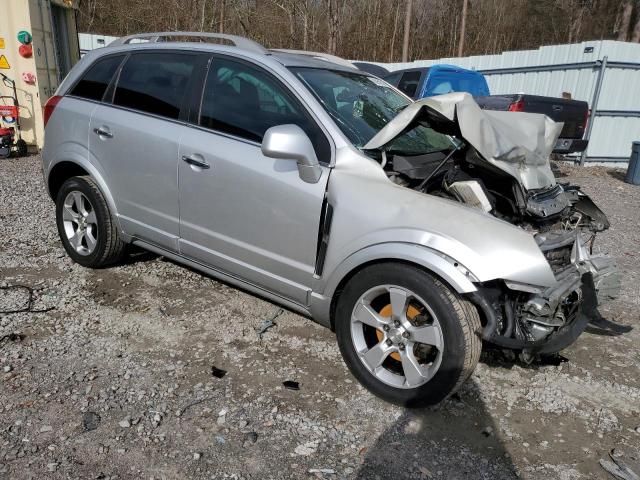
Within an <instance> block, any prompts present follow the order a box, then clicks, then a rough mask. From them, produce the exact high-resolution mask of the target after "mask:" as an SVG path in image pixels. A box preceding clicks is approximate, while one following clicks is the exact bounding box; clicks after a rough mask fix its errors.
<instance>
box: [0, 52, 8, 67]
mask: <svg viewBox="0 0 640 480" xmlns="http://www.w3.org/2000/svg"><path fill="white" fill-rule="evenodd" d="M0 68H2V69H4V70H9V69H10V68H11V65H9V60H7V57H5V56H4V55H0Z"/></svg>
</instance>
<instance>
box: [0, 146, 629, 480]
mask: <svg viewBox="0 0 640 480" xmlns="http://www.w3.org/2000/svg"><path fill="white" fill-rule="evenodd" d="M558 168H559V170H560V173H561V175H562V177H561V178H560V180H561V181H572V182H575V183H578V184H581V185H582V186H583V188H584V190H585V191H586V192H587V193H589V194H591V195H592V196H593V198H594V200H595V201H596V202H597V203H598V204H599V205H601V206H602V208H603V209H604V210H605V212H606V213H607V214H608V215H609V218H610V220H611V224H612V226H611V229H610V230H609V231H608V232H605V233H604V234H603V235H601V236H599V238H598V242H597V244H596V246H597V248H598V249H601V250H602V251H605V252H610V253H613V254H615V255H616V256H617V257H618V259H619V264H620V267H621V269H622V271H623V273H624V287H623V293H622V296H621V297H620V298H619V299H618V300H616V301H615V302H612V303H610V304H608V305H607V306H606V307H604V308H603V309H602V313H603V315H604V316H605V317H606V319H607V320H609V321H611V322H614V324H616V325H618V326H623V327H632V329H631V330H630V331H627V332H626V333H624V334H619V333H616V332H613V331H611V330H610V329H607V328H603V327H602V326H593V327H590V330H589V332H590V333H585V334H584V335H583V336H582V337H581V338H580V339H579V340H578V342H577V343H576V344H575V345H573V346H572V347H571V348H569V349H568V350H567V351H565V352H563V355H564V356H565V357H566V359H567V361H566V362H556V363H554V362H546V363H545V362H543V363H540V364H535V365H531V366H526V365H522V364H519V363H517V362H514V361H507V360H506V359H505V358H504V357H503V356H501V355H500V354H499V352H498V353H496V352H485V353H484V354H483V358H482V362H481V363H480V365H479V366H478V369H477V371H476V372H475V373H474V375H473V376H472V378H471V379H470V381H469V382H467V383H466V384H465V385H464V386H463V388H462V390H461V391H460V392H459V393H458V394H456V395H454V396H453V397H452V398H451V399H449V400H448V401H447V402H445V403H444V404H443V405H441V406H440V407H439V408H437V409H426V410H422V411H408V410H404V409H401V408H398V407H394V406H391V405H388V404H386V403H384V402H381V401H380V400H378V399H376V398H374V397H372V396H371V395H370V394H369V393H367V392H366V391H365V390H364V389H363V388H362V387H360V386H359V385H358V384H357V383H356V382H355V381H354V380H353V378H352V377H351V375H350V374H349V372H348V371H347V369H346V367H345V366H344V364H343V362H342V360H341V358H340V355H339V352H338V349H337V346H336V342H335V337H334V335H333V334H332V333H331V332H330V331H329V330H327V329H324V328H322V327H320V326H318V325H316V324H314V323H312V322H311V321H309V320H307V319H304V318H302V317H300V316H298V315H296V314H294V313H291V312H289V311H286V310H285V311H284V313H283V314H281V315H280V316H278V318H277V319H276V324H277V325H276V326H275V327H272V328H270V329H269V330H267V331H266V333H264V335H263V336H262V338H260V337H259V335H258V333H257V329H258V327H259V326H260V325H261V323H262V321H263V320H265V319H269V318H272V317H273V316H274V314H275V313H276V312H278V310H279V309H280V307H279V306H277V305H274V304H272V303H269V302H266V301H264V300H262V299H259V298H257V297H254V296H252V295H249V294H247V293H245V292H243V291H240V290H237V289H235V288H232V287H230V286H228V285H225V284H223V283H220V282H217V281H215V280H213V279H211V278H208V277H206V276H203V275H200V274H199V273H196V272H194V271H192V270H190V269H188V268H184V267H181V266H179V265H176V264H174V263H172V262H169V261H167V260H165V259H163V258H161V257H157V256H155V255H150V254H140V253H136V255H134V256H133V257H132V258H131V259H130V261H128V262H127V263H125V264H123V265H121V266H117V267H114V268H110V269H105V270H87V269H84V268H82V267H80V266H78V265H75V264H73V263H72V262H71V261H70V260H69V259H68V257H67V256H66V255H65V254H64V251H63V249H62V247H61V245H60V242H59V240H58V238H57V232H56V229H55V223H54V212H53V205H52V203H51V201H50V200H49V198H48V197H47V196H46V193H45V191H44V185H43V182H42V179H41V173H40V167H39V159H38V157H32V158H28V159H19V160H3V161H2V162H0V223H1V225H2V235H1V236H0V284H2V285H9V284H24V285H28V286H29V287H31V288H33V289H34V294H35V297H34V307H35V309H36V310H38V309H48V308H53V309H52V310H49V311H46V312H40V313H38V312H32V311H31V312H22V313H16V314H10V315H0V338H3V340H1V341H0V478H1V479H4V478H11V479H23V478H24V479H26V478H41V479H62V478H103V479H107V478H113V479H115V478H118V479H128V478H132V479H133V478H136V479H137V478H166V479H184V478H196V479H199V478H202V479H204V478H230V479H231V478H233V479H249V478H256V479H267V478H272V479H280V478H283V479H289V478H290V479H300V478H349V479H354V478H357V479H367V480H369V479H376V478H380V479H386V478H406V479H426V478H434V479H438V478H460V479H462V478H484V479H495V478H500V479H502V478H518V477H520V478H528V479H552V478H558V479H563V480H571V479H583V478H584V479H586V478H602V479H606V478H611V477H610V476H609V474H608V473H607V472H606V471H605V470H603V469H602V467H601V466H600V464H599V463H598V462H599V460H600V459H601V458H605V457H607V456H608V453H609V451H610V450H611V449H612V448H614V447H616V448H634V447H635V446H637V445H638V444H640V428H639V427H640V353H639V352H638V349H637V345H638V344H640V328H639V327H640V316H639V313H638V312H639V311H640V309H639V307H640V290H639V288H640V287H639V286H640V260H639V256H640V254H639V253H638V245H640V231H639V230H638V228H637V226H638V224H639V220H640V214H639V212H640V190H639V187H636V186H632V185H628V184H625V183H623V182H622V181H621V175H620V172H618V171H612V170H609V169H605V168H599V167H598V168H584V169H579V168H575V167H571V166H566V165H558ZM27 204H28V205H30V206H31V208H29V209H27V210H25V209H24V205H27ZM25 212H27V213H25ZM212 366H216V367H218V368H221V369H224V370H226V371H227V374H226V375H225V376H223V377H222V378H217V377H215V376H214V375H212V370H211V368H212ZM286 380H291V381H295V382H298V383H299V385H300V389H299V390H297V391H295V390H289V389H286V388H285V387H284V386H283V382H284V381H286ZM87 425H90V426H91V428H87Z"/></svg>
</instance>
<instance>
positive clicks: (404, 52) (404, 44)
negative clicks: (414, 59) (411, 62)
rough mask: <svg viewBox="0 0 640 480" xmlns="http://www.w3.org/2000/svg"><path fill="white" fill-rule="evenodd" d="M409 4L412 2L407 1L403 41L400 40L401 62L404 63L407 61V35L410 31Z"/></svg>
mask: <svg viewBox="0 0 640 480" xmlns="http://www.w3.org/2000/svg"><path fill="white" fill-rule="evenodd" d="M411 3H412V0H407V6H406V10H405V14H404V39H403V40H402V61H403V62H406V61H407V60H408V59H409V33H410V30H411V6H412V5H411Z"/></svg>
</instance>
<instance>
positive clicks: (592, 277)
mask: <svg viewBox="0 0 640 480" xmlns="http://www.w3.org/2000/svg"><path fill="white" fill-rule="evenodd" d="M536 241H537V242H538V244H539V246H540V248H541V250H542V251H543V253H544V254H545V256H546V257H547V259H548V261H549V263H550V265H551V266H552V269H553V271H554V276H555V278H556V284H555V285H553V286H550V287H547V288H540V287H536V286H532V285H526V284H520V283H515V282H508V281H507V282H494V284H492V285H486V286H483V287H481V288H480V289H479V291H478V292H476V293H474V294H473V295H472V301H474V303H475V304H476V305H477V306H478V307H479V308H480V309H481V310H482V312H483V314H484V316H485V318H486V319H487V326H486V328H485V330H484V332H483V337H484V339H485V340H487V341H488V342H490V343H493V344H495V345H498V346H500V347H504V348H510V349H516V350H522V351H524V352H525V353H526V354H527V355H533V354H549V353H555V352H558V351H560V350H562V349H564V348H566V347H568V346H569V345H571V344H572V343H573V342H574V341H575V340H576V339H577V338H578V336H580V334H581V333H582V332H583V331H584V329H585V328H586V326H587V324H588V323H589V321H590V320H596V319H598V312H597V306H598V305H600V304H602V303H604V302H607V301H609V300H611V299H612V298H615V297H616V296H617V295H618V292H619V290H620V274H619V271H618V268H617V266H616V263H615V260H614V259H612V258H610V257H607V256H605V255H592V254H591V253H590V252H589V247H588V245H586V244H585V242H584V241H583V240H582V235H581V234H580V232H578V231H565V232H554V234H538V235H536Z"/></svg>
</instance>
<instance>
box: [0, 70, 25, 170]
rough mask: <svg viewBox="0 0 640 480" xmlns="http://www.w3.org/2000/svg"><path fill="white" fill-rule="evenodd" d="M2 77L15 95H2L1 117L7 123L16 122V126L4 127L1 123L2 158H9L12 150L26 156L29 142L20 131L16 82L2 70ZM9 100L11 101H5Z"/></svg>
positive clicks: (0, 102) (20, 155)
mask: <svg viewBox="0 0 640 480" xmlns="http://www.w3.org/2000/svg"><path fill="white" fill-rule="evenodd" d="M0 77H2V83H4V84H5V85H6V86H8V87H9V88H11V92H12V93H13V96H9V95H2V96H0V119H2V121H3V122H4V123H7V124H15V127H4V128H3V127H2V125H1V124H0V158H7V157H8V156H10V155H11V153H12V152H15V153H16V156H18V157H24V156H25V155H26V154H27V142H25V141H24V140H23V139H22V135H21V132H20V104H19V103H18V93H17V91H16V82H15V81H13V80H11V79H10V78H9V77H7V76H6V75H5V74H4V73H1V72H0ZM7 101H8V102H10V103H5V102H7ZM16 136H17V137H18V138H17V140H16Z"/></svg>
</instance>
